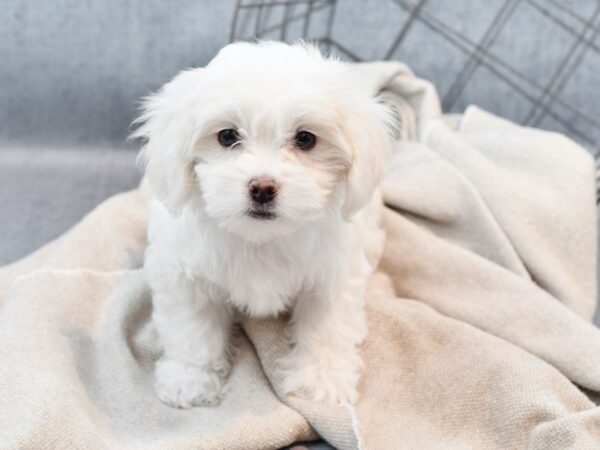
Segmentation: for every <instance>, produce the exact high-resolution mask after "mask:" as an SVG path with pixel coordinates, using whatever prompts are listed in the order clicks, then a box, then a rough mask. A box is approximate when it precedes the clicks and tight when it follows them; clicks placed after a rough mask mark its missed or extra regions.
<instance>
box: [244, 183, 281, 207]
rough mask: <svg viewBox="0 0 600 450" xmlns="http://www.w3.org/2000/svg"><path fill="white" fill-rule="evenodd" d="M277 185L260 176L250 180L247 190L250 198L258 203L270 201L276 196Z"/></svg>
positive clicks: (262, 203)
mask: <svg viewBox="0 0 600 450" xmlns="http://www.w3.org/2000/svg"><path fill="white" fill-rule="evenodd" d="M278 189H279V185H278V184H277V183H276V182H275V180H272V179H270V178H265V177H260V178H254V179H252V180H250V183H249V184H248V190H249V192H250V198H251V199H252V200H254V201H255V202H256V203H258V204H259V205H265V204H267V203H270V202H272V201H273V200H274V199H275V197H276V196H277V190H278Z"/></svg>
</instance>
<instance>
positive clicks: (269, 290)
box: [197, 249, 312, 317]
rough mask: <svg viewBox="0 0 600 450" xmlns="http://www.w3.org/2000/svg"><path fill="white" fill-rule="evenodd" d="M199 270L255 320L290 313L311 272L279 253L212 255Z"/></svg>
mask: <svg viewBox="0 0 600 450" xmlns="http://www.w3.org/2000/svg"><path fill="white" fill-rule="evenodd" d="M209 259H210V261H205V263H204V264H201V265H200V266H197V267H198V268H199V272H200V275H201V276H203V277H205V278H206V279H207V280H208V281H210V282H211V283H214V284H215V285H217V286H220V287H222V288H224V290H225V291H226V295H227V299H226V301H229V302H230V303H231V304H232V305H233V306H235V307H236V308H238V309H240V310H242V311H243V312H245V313H248V314H250V315H252V316H256V317H260V316H271V315H276V314H279V313H281V312H283V311H285V310H287V309H289V307H290V305H291V303H292V302H293V301H294V299H295V298H296V297H297V296H298V295H299V293H300V292H301V290H302V288H303V286H304V285H306V284H310V283H311V278H312V275H311V273H312V271H311V270H309V269H308V268H307V267H305V266H306V264H305V262H304V261H303V259H302V258H300V257H298V256H297V255H294V254H293V253H288V254H283V253H281V252H277V251H268V250H267V251H258V250H256V251H248V250H247V249H242V250H238V251H236V250H233V251H231V252H223V253H221V254H212V255H211V256H210V258H209Z"/></svg>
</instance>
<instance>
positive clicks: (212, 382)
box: [154, 359, 223, 408]
mask: <svg viewBox="0 0 600 450" xmlns="http://www.w3.org/2000/svg"><path fill="white" fill-rule="evenodd" d="M222 376H223V375H222V374H219V373H217V372H216V371H215V370H212V369H204V368H201V367H196V366H192V365H190V364H186V363H183V362H180V361H176V360H174V359H160V360H158V361H157V362H156V367H155V377H156V378H155V383H154V389H155V391H156V394H157V395H158V398H159V399H160V400H161V401H162V402H163V403H165V404H167V405H169V406H173V407H175V408H191V407H192V406H200V405H203V406H212V405H216V404H218V403H219V401H220V392H221V384H222Z"/></svg>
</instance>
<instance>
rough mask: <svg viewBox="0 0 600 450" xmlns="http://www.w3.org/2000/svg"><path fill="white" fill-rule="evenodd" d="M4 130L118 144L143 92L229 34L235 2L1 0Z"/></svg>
mask: <svg viewBox="0 0 600 450" xmlns="http://www.w3.org/2000/svg"><path fill="white" fill-rule="evenodd" d="M0 8H1V10H0V67H1V68H0V139H1V140H2V141H5V142H6V141H9V142H11V143H12V142H18V143H25V144H35V145H40V144H41V145H56V144H63V143H66V144H87V143H90V144H103V143H105V142H109V143H115V144H120V143H121V142H122V141H123V140H124V139H125V137H126V135H127V132H128V126H129V124H130V122H131V120H132V118H133V117H134V115H135V109H136V107H137V103H136V102H137V100H138V99H139V98H140V97H142V96H144V95H146V94H148V93H149V92H150V91H151V90H154V89H156V88H158V87H159V86H160V85H161V84H162V83H164V82H165V81H166V80H168V79H169V78H170V77H172V76H173V75H174V74H176V73H177V72H178V71H179V70H181V69H182V68H185V67H189V66H194V65H202V64H205V63H206V62H207V61H208V60H209V59H210V57H211V56H212V55H213V54H214V53H215V52H216V51H217V50H218V49H219V48H220V47H221V46H223V45H224V44H226V43H227V41H228V38H229V28H230V24H229V21H230V18H231V17H232V14H233V8H234V2H233V1H229V0H227V1H222V0H205V1H198V0H174V1H165V0H48V1H44V0H38V1H34V0H2V1H1V3H0Z"/></svg>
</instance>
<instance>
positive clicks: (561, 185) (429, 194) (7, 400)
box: [0, 63, 600, 450]
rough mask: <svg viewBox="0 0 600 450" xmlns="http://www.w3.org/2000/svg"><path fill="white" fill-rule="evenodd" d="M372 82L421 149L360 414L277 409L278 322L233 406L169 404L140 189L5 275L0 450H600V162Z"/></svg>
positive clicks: (408, 146) (243, 347)
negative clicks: (159, 379)
mask: <svg viewBox="0 0 600 450" xmlns="http://www.w3.org/2000/svg"><path fill="white" fill-rule="evenodd" d="M357 70H361V71H363V72H364V74H365V76H366V77H369V78H370V80H371V82H372V83H373V87H374V90H376V89H377V88H381V87H386V90H387V91H388V94H387V98H388V100H389V101H392V102H395V105H396V108H397V110H398V111H399V113H400V115H401V117H402V118H403V123H404V131H405V139H407V140H406V141H405V142H404V143H403V144H401V145H399V148H398V150H397V152H396V154H395V155H394V158H393V161H392V162H391V163H390V168H389V169H390V170H389V173H388V175H387V176H386V178H385V180H384V182H383V191H384V195H385V200H386V202H387V203H388V205H389V207H390V208H389V209H388V211H387V212H386V215H385V227H386V229H387V233H388V238H387V243H386V248H385V254H384V257H383V260H382V263H381V267H380V271H379V272H378V273H377V274H376V275H375V276H374V277H373V279H372V283H371V286H370V289H369V292H368V299H367V305H368V306H367V308H368V320H369V330H370V332H369V336H368V338H367V340H366V343H365V344H364V346H363V349H362V354H363V358H364V361H365V371H364V375H363V377H362V380H361V383H360V387H359V390H360V395H361V398H360V401H359V402H358V404H356V405H355V406H354V407H352V408H350V407H335V408H334V407H331V408H330V407H324V406H321V405H319V404H311V403H307V402H303V401H298V400H294V399H285V398H282V397H281V396H280V395H279V381H278V379H277V377H276V375H275V373H274V364H273V363H274V360H275V359H276V358H277V356H278V355H280V354H281V353H282V352H284V351H285V347H284V344H283V339H282V325H283V324H282V323H281V322H278V321H274V320H272V321H246V322H245V323H244V324H243V333H242V334H241V335H240V336H239V338H238V344H237V345H238V348H239V351H238V352H237V354H236V355H235V362H234V365H233V372H232V374H231V376H230V378H229V381H228V388H227V394H226V396H225V399H224V401H223V402H222V403H221V405H219V406H218V407H205V408H196V409H192V410H176V409H171V408H169V407H167V406H165V405H163V404H162V403H160V402H159V401H158V400H157V398H156V396H155V395H154V393H153V391H152V366H153V363H154V361H155V360H156V359H157V357H158V355H159V352H160V349H159V347H158V345H157V343H156V338H155V335H154V330H153V327H152V324H151V322H150V321H149V316H150V311H151V303H150V296H149V294H148V291H147V288H146V284H145V282H144V279H143V277H142V273H141V271H140V270H139V269H138V268H139V266H140V262H141V256H142V252H143V249H144V245H145V229H146V203H147V200H148V198H149V193H148V190H147V188H146V187H145V186H142V188H140V189H139V190H136V191H133V192H129V193H125V194H121V195H117V196H115V197H113V198H111V199H109V200H107V201H106V202H104V203H103V204H101V205H100V206H98V207H97V208H96V209H95V210H94V211H92V212H91V213H90V214H89V215H88V216H87V217H86V218H85V219H83V220H82V221H81V223H79V224H78V225H77V226H75V227H74V228H73V229H72V230H71V231H69V232H68V233H67V234H65V235H64V236H63V237H61V238H59V239H58V240H56V241H55V242H53V243H51V244H49V245H48V246H46V247H44V248H43V249H41V250H39V251H38V252H37V253H34V254H33V255H31V256H29V257H28V258H25V259H24V260H22V261H20V262H18V263H16V264H13V265H11V266H8V267H5V268H3V269H2V270H0V299H1V300H2V302H1V307H0V358H1V360H0V448H2V449H8V448H10V449H20V450H22V449H57V448H60V449H71V448H73V449H96V448H107V449H120V448H124V449H125V448H126V449H137V448H140V449H142V448H143V449H146V448H155V449H192V448H194V449H196V448H202V449H244V450H247V449H266V448H277V447H280V446H284V445H286V444H290V443H292V442H294V441H299V440H310V439H314V438H316V437H317V435H320V436H322V437H323V438H324V439H326V440H327V441H328V442H329V443H331V444H332V445H333V446H335V447H337V448H340V449H357V448H365V449H376V450H380V449H387V448H391V449H496V448H497V449H500V448H502V449H508V448H518V449H521V448H532V449H544V450H547V449H560V450H563V449H567V448H573V449H591V448H600V408H596V407H594V404H593V403H592V402H591V401H590V400H589V399H588V398H587V397H586V396H585V395H584V394H583V393H582V392H581V391H580V390H579V389H578V387H577V386H581V387H583V388H586V389H589V390H592V391H600V330H598V329H597V328H595V327H594V326H593V325H591V324H590V318H591V317H592V314H593V312H594V308H595V305H596V295H595V293H596V279H595V268H596V253H595V251H596V223H595V220H596V219H595V217H596V214H595V201H594V182H595V179H594V178H595V175H594V164H593V162H592V158H591V157H590V156H589V155H588V154H586V152H585V151H584V150H583V149H581V148H580V147H578V146H577V145H576V144H574V143H573V142H571V141H570V140H568V139H567V138H565V137H563V136H561V135H558V134H554V133H548V132H543V131H539V130H532V129H527V128H522V127H519V126H517V125H514V124H511V123H509V122H507V121H505V120H502V119H499V118H497V117H494V116H492V115H490V114H488V113H486V112H484V111H481V110H479V109H477V108H474V107H471V108H469V109H468V110H467V111H466V112H465V114H464V115H463V116H462V117H454V118H446V119H444V120H441V119H440V109H439V103H438V100H437V95H436V93H435V90H434V88H433V87H432V86H431V85H430V84H429V83H427V82H425V81H423V80H419V79H417V78H415V77H414V76H413V75H412V74H410V72H409V71H408V69H406V68H405V67H404V66H401V65H399V64H395V63H382V64H370V65H364V66H359V67H358V68H357Z"/></svg>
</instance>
